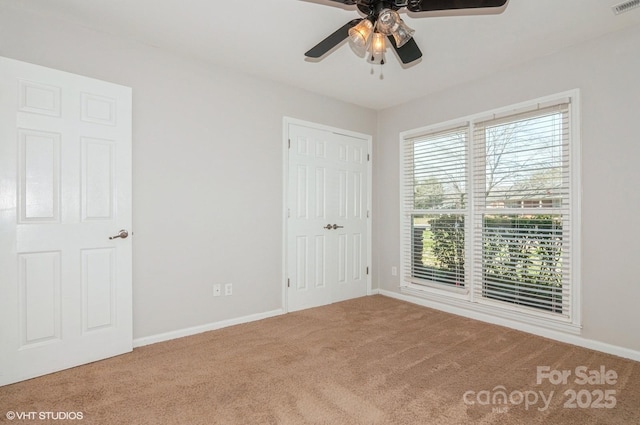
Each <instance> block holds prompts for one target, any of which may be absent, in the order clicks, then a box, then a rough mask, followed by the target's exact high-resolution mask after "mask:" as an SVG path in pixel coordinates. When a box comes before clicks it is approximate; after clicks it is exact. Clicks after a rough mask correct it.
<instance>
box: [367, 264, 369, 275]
mask: <svg viewBox="0 0 640 425" xmlns="http://www.w3.org/2000/svg"><path fill="white" fill-rule="evenodd" d="M367 275H369V266H367Z"/></svg>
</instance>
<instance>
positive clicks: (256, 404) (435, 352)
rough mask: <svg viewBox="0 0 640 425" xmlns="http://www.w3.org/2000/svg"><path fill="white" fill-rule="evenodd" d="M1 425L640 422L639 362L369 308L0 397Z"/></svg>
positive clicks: (167, 347)
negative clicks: (541, 372) (542, 371)
mask: <svg viewBox="0 0 640 425" xmlns="http://www.w3.org/2000/svg"><path fill="white" fill-rule="evenodd" d="M538 366H541V367H544V366H548V367H549V368H548V372H549V375H550V376H551V377H552V378H556V377H557V376H560V373H561V371H562V370H568V371H570V372H571V375H570V376H568V377H567V380H566V384H565V383H562V382H558V381H556V384H555V385H554V384H552V383H550V382H549V379H546V378H545V379H543V382H542V383H541V384H540V385H538V384H537V368H538ZM581 366H585V367H586V369H587V371H591V370H597V371H599V370H600V368H601V366H603V367H604V368H605V369H606V370H607V371H612V372H608V373H609V375H608V376H605V377H606V378H607V379H608V381H606V380H605V383H604V384H602V383H599V384H596V383H595V381H591V382H585V383H583V382H582V381H583V379H582V375H583V374H582V373H581V370H582V369H578V374H576V368H580V367H581ZM589 373H591V375H594V377H593V379H594V380H598V381H599V382H602V380H601V379H599V378H598V377H597V376H595V372H587V373H586V374H587V375H589ZM613 373H615V374H616V375H617V378H615V379H614V378H613ZM600 378H602V377H600ZM576 380H577V382H576ZM613 381H615V383H613ZM501 391H502V392H501ZM502 394H506V398H505V397H504V396H503V395H502ZM573 394H575V397H574V396H573ZM534 395H535V396H536V397H534ZM572 399H574V400H572ZM534 401H535V403H534ZM572 406H573V407H572ZM7 412H15V413H16V414H21V413H24V412H27V413H29V412H35V413H37V415H36V417H35V418H34V419H33V420H29V419H27V420H24V419H23V420H20V419H18V418H16V419H14V420H12V421H9V420H8V419H7V414H6V413H7ZM47 412H52V413H47ZM60 412H62V415H61V414H60ZM43 413H44V416H42V415H43ZM55 414H57V415H58V416H57V417H58V418H64V417H65V415H69V416H73V417H76V419H74V420H53V419H52V420H46V418H47V415H49V418H55V417H56V416H52V415H55ZM74 415H75V416H74ZM9 416H11V413H9ZM23 417H24V416H23ZM42 417H44V418H45V420H41V418H42ZM79 417H82V419H79ZM0 423H3V424H4V423H14V424H27V423H38V424H43V423H56V424H60V423H75V424H92V425H93V424H118V425H121V424H188V425H193V424H493V423H496V424H497V423H500V424H579V425H586V424H607V425H609V424H639V423H640V363H637V362H633V361H630V360H624V359H621V358H617V357H614V356H610V355H606V354H602V353H598V352H594V351H590V350H586V349H582V348H578V347H574V346H570V345H566V344H561V343H558V342H554V341H550V340H547V339H544V338H539V337H535V336H532V335H529V334H525V333H521V332H517V331H513V330H509V329H506V328H502V327H498V326H493V325H488V324H485V323H481V322H476V321H473V320H468V319H464V318H460V317H457V316H453V315H449V314H446V313H441V312H438V311H434V310H430V309H426V308H423V307H419V306H416V305H412V304H408V303H404V302H401V301H397V300H394V299H390V298H386V297H382V296H373V297H368V298H361V299H356V300H351V301H347V302H343V303H338V304H334V305H331V306H326V307H320V308H316V309H311V310H306V311H302V312H297V313H291V314H288V315H285V316H280V317H275V318H271V319H266V320H262V321H259V322H254V323H249V324H245V325H239V326H234V327H231V328H226V329H222V330H219V331H213V332H207V333H203V334H200V335H196V336H193V337H188V338H182V339H178V340H174V341H169V342H165V343H160V344H155V345H151V346H147V347H142V348H139V349H136V350H134V352H133V353H131V354H127V355H123V356H120V357H116V358H112V359H108V360H105V361H101V362H98V363H94V364H90V365H86V366H82V367H78V368H75V369H71V370H67V371H63V372H59V373H56V374H52V375H48V376H45V377H41V378H37V379H33V380H30V381H26V382H22V383H18V384H14V385H9V386H5V387H0Z"/></svg>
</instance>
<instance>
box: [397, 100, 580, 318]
mask: <svg viewBox="0 0 640 425" xmlns="http://www.w3.org/2000/svg"><path fill="white" fill-rule="evenodd" d="M570 102H571V99H570V98H566V97H564V98H562V99H559V98H558V99H556V100H555V101H552V102H551V103H546V104H544V105H540V104H530V105H527V106H526V109H521V110H519V111H515V112H514V111H511V112H502V113H501V114H500V116H495V115H493V116H489V117H486V116H485V117H484V118H482V119H476V120H471V121H470V122H467V123H465V124H463V125H458V126H449V127H448V128H446V129H444V130H434V131H425V132H421V133H418V135H413V136H411V137H406V138H404V139H403V141H402V142H403V145H402V175H401V179H402V180H401V182H402V183H401V184H402V209H403V228H402V247H403V252H402V255H403V278H404V284H405V285H418V286H429V287H432V286H437V287H439V288H441V289H442V288H444V289H447V288H449V289H451V288H453V287H461V288H467V289H468V292H465V293H467V294H468V301H470V302H472V303H482V304H487V305H493V306H494V307H498V308H500V307H503V308H506V309H508V310H510V311H513V310H520V311H525V312H535V314H536V315H543V316H547V317H551V318H554V319H560V320H562V319H566V318H570V316H571V311H572V304H571V303H572V291H573V288H572V284H571V262H572V261H573V260H572V246H571V240H572V219H571V213H572V199H571V197H572V193H571V187H572V181H571V180H572V173H571V163H570V160H571V151H572V149H571V146H570V143H571V135H570V129H571V122H570V121H571V109H570V106H571V104H570Z"/></svg>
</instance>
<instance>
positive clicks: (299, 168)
mask: <svg viewBox="0 0 640 425" xmlns="http://www.w3.org/2000/svg"><path fill="white" fill-rule="evenodd" d="M288 140H289V142H290V146H289V149H288V182H287V203H288V205H287V216H288V219H287V277H288V285H287V297H288V298H287V308H288V310H289V311H295V310H300V309H304V308H310V307H315V306H319V305H325V304H330V303H333V302H337V301H342V300H346V299H350V298H356V297H361V296H365V295H367V293H368V291H369V276H368V271H369V264H368V263H369V258H370V249H369V219H368V205H369V161H368V155H369V153H368V152H369V145H370V140H368V139H367V138H365V136H361V137H358V136H354V135H346V134H341V133H339V132H337V131H332V130H329V129H324V128H315V127H312V126H306V125H299V124H294V123H290V124H289V126H288Z"/></svg>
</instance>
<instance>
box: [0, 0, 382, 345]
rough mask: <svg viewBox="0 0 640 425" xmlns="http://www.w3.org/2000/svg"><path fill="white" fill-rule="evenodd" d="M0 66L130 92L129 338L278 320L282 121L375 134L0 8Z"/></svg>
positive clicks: (320, 111) (302, 100) (264, 89)
mask: <svg viewBox="0 0 640 425" xmlns="http://www.w3.org/2000/svg"><path fill="white" fill-rule="evenodd" d="M0 55H2V56H6V57H10V58H14V59H18V60H23V61H26V62H31V63H36V64H39V65H44V66H48V67H52V68H57V69H61V70H64V71H69V72H73V73H77V74H81V75H86V76H89V77H94V78H99V79H102V80H106V81H111V82H114V83H118V84H122V85H126V86H130V87H133V106H134V113H133V115H134V117H133V164H134V165H133V167H134V169H133V198H134V201H133V208H134V209H133V211H134V212H133V229H132V230H133V231H134V232H135V236H134V300H133V301H134V338H144V337H149V336H153V335H157V334H161V333H165V332H171V331H174V330H180V329H185V328H189V327H196V326H201V325H206V324H209V323H215V322H219V321H224V320H229V319H233V318H238V317H242V316H246V315H252V314H258V313H263V312H268V311H272V310H277V309H280V308H281V307H282V305H281V300H282V283H281V282H282V279H281V273H282V271H281V264H282V260H281V257H282V256H281V250H282V226H281V222H282V218H281V217H282V172H283V166H282V157H283V152H282V146H283V145H282V120H283V116H290V117H294V118H299V119H303V120H307V121H313V122H318V123H321V124H325V125H330V126H334V127H338V128H344V129H348V130H353V131H357V132H361V133H366V134H373V133H374V132H375V131H376V119H377V117H376V113H375V112H374V111H372V110H367V109H364V108H360V107H357V106H353V105H349V104H345V103H342V102H338V101H334V100H330V99H328V98H325V97H322V96H318V95H314V94H311V93H308V92H305V91H302V90H297V89H293V88H288V87H286V86H283V85H278V84H274V83H269V82H266V81H260V80H257V79H254V78H249V77H246V76H242V75H236V74H234V73H231V72H228V71H226V70H225V69H222V68H219V69H210V68H205V67H204V66H201V65H198V64H196V63H194V62H190V61H188V60H187V61H185V60H184V58H180V57H178V56H174V55H171V54H167V53H163V52H161V51H159V50H158V49H154V48H152V47H147V46H143V45H140V44H137V43H133V42H129V41H126V40H123V39H120V38H118V37H115V36H110V35H106V34H101V33H96V32H93V31H91V30H88V29H86V28H83V27H80V26H76V25H73V24H70V23H68V22H64V21H60V20H56V19H53V18H51V17H47V16H38V15H34V14H31V13H26V12H22V11H19V10H15V9H13V8H12V7H11V6H9V5H7V4H1V3H0ZM116 230H117V229H116ZM214 282H218V283H226V282H232V283H233V284H234V294H233V296H231V297H224V296H223V297H219V298H214V297H213V296H212V285H213V283H214Z"/></svg>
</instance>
